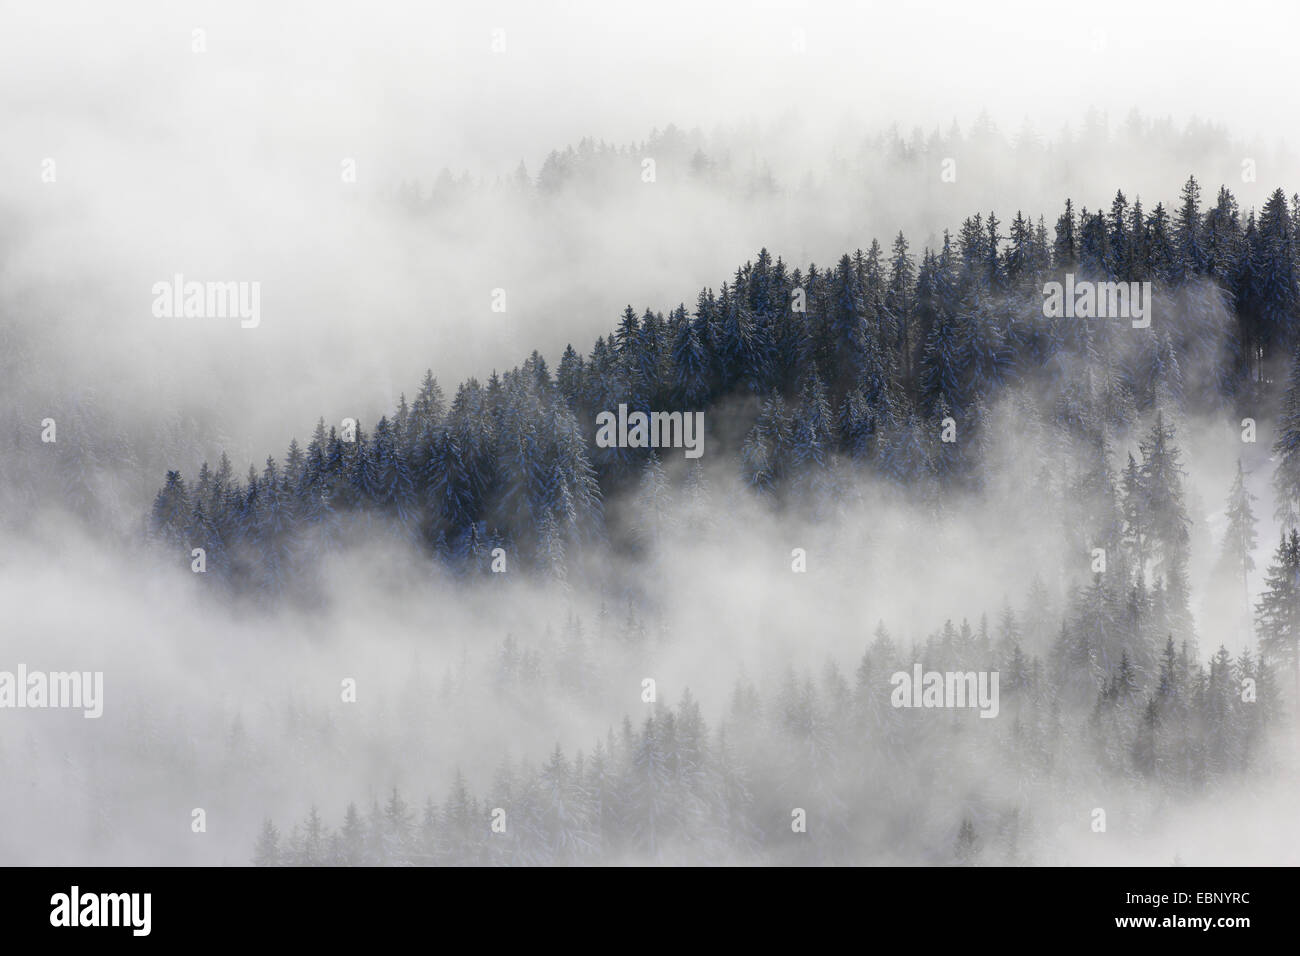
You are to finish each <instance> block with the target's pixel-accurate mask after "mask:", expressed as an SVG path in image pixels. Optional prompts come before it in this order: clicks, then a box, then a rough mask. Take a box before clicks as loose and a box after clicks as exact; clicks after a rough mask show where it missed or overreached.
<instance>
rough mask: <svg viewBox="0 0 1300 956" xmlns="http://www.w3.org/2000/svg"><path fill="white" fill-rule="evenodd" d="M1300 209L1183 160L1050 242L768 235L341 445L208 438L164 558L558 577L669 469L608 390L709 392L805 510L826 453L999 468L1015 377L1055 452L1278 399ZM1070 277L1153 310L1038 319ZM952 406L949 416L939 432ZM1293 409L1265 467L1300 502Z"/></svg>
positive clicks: (936, 496) (898, 475)
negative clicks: (243, 452) (713, 269)
mask: <svg viewBox="0 0 1300 956" xmlns="http://www.w3.org/2000/svg"><path fill="white" fill-rule="evenodd" d="M1296 223H1297V215H1296V210H1295V208H1294V205H1290V206H1289V204H1288V202H1287V200H1286V197H1285V195H1284V194H1283V193H1282V191H1281V190H1278V191H1276V192H1275V193H1274V194H1273V196H1272V197H1271V198H1270V200H1269V201H1268V203H1267V204H1266V206H1265V207H1264V209H1263V210H1262V211H1261V212H1260V214H1259V215H1258V216H1257V215H1256V214H1255V213H1254V212H1253V211H1251V212H1250V213H1248V214H1247V215H1246V216H1245V217H1244V221H1243V216H1242V214H1241V213H1240V211H1239V210H1238V209H1237V206H1236V203H1235V202H1234V200H1233V198H1232V196H1231V194H1230V193H1229V192H1228V191H1227V190H1226V189H1221V190H1220V192H1219V195H1218V197H1217V200H1216V202H1215V204H1214V205H1213V206H1212V207H1210V208H1209V209H1206V210H1202V209H1201V208H1200V198H1199V188H1198V186H1197V184H1196V183H1195V181H1194V180H1189V181H1188V183H1187V184H1186V186H1185V187H1184V189H1183V197H1182V200H1181V202H1180V203H1178V205H1177V207H1176V208H1175V210H1174V211H1173V213H1172V214H1170V213H1169V212H1168V211H1167V210H1166V209H1165V207H1164V206H1163V205H1162V204H1157V205H1156V206H1155V207H1154V209H1152V210H1151V212H1149V213H1147V212H1145V211H1144V209H1143V206H1142V204H1141V202H1140V200H1135V201H1133V202H1132V203H1129V202H1128V201H1127V200H1126V198H1125V197H1124V196H1123V194H1122V193H1119V194H1117V195H1116V197H1115V199H1114V201H1113V202H1112V204H1111V208H1110V210H1109V211H1092V212H1089V211H1088V210H1087V209H1080V210H1077V211H1076V210H1075V209H1074V207H1073V204H1072V203H1070V202H1067V203H1066V208H1065V210H1064V211H1063V212H1062V213H1061V215H1060V216H1059V217H1058V219H1057V221H1056V223H1055V228H1054V238H1052V239H1050V240H1049V238H1048V234H1047V230H1046V227H1045V225H1044V223H1043V220H1042V219H1041V218H1040V219H1039V220H1038V222H1037V223H1033V222H1031V221H1030V220H1029V219H1028V218H1026V217H1025V216H1023V215H1020V214H1017V215H1016V216H1015V217H1014V219H1013V220H1012V221H1011V223H1010V226H1009V227H1007V232H1006V234H1005V235H1004V233H1003V231H1002V230H1003V228H1004V227H1003V224H1002V222H1001V221H1000V220H999V219H997V218H996V216H994V215H992V214H990V215H989V216H988V217H987V218H983V217H981V216H980V215H976V216H973V217H971V218H969V219H967V220H966V221H965V222H964V223H963V224H962V226H961V229H960V230H959V232H958V233H957V235H956V236H950V235H948V234H946V233H945V235H944V238H943V243H942V246H941V247H940V248H938V249H928V248H927V249H924V250H923V251H922V252H921V254H920V256H919V261H918V258H917V257H915V256H913V255H912V254H911V252H910V246H909V244H908V242H907V240H906V238H905V237H904V236H902V235H901V234H900V235H899V236H898V237H896V239H895V240H894V241H893V243H892V245H891V248H890V251H889V252H888V253H886V252H885V250H884V249H883V248H882V247H881V245H880V244H879V243H878V242H875V241H873V242H872V243H871V245H870V246H869V248H868V249H867V250H866V251H865V252H864V251H862V250H858V251H857V252H855V253H853V254H845V255H844V256H843V257H842V258H841V259H840V260H839V262H838V263H837V264H836V265H835V266H834V267H833V268H819V267H817V266H816V265H810V266H809V267H808V269H807V271H806V272H805V271H803V270H801V269H799V268H794V269H790V268H788V267H787V266H786V264H785V263H784V262H783V261H782V260H781V259H780V258H776V259H773V258H772V256H771V255H770V254H769V253H768V252H767V251H766V250H763V251H762V252H760V253H759V255H758V257H757V259H756V260H754V261H752V262H749V263H746V264H745V265H744V266H742V267H741V268H739V269H737V270H736V272H735V274H734V275H733V276H732V277H731V278H730V279H729V280H728V281H725V282H723V283H722V285H721V286H720V287H719V289H718V290H717V292H716V293H715V292H714V291H713V290H711V289H705V290H702V291H701V292H700V293H699V295H698V297H697V300H696V303H695V308H694V309H693V310H690V309H688V308H687V307H686V306H685V305H679V306H678V307H677V308H675V309H672V310H671V311H670V312H668V313H667V314H666V315H665V314H664V313H662V312H658V313H657V312H652V311H650V310H646V311H645V312H644V313H642V314H640V315H638V313H637V312H636V311H635V310H634V309H633V308H632V307H631V306H629V307H628V308H627V310H626V311H625V312H624V314H623V316H622V318H621V320H620V322H619V324H618V326H617V328H616V329H615V330H613V331H612V332H611V333H610V334H609V335H608V336H603V337H601V338H599V339H598V340H597V341H596V343H595V345H594V346H593V348H592V349H591V351H590V352H589V353H588V354H586V355H583V354H580V353H579V352H578V351H577V350H576V349H574V348H573V347H572V346H570V347H568V348H567V349H566V350H565V352H564V354H563V355H562V357H561V358H560V361H559V363H558V364H557V365H556V366H555V368H554V369H553V370H552V368H551V367H550V365H548V363H547V362H546V360H545V359H544V358H543V357H542V356H541V355H539V354H537V353H536V352H534V353H533V354H532V355H531V356H530V357H529V358H528V359H527V361H525V362H524V363H523V364H522V365H521V366H519V367H516V368H514V369H511V370H510V371H508V372H505V373H504V374H498V373H496V372H493V373H492V375H491V376H490V378H489V379H488V380H487V382H486V384H483V383H480V382H479V381H478V380H476V379H470V380H469V381H466V382H464V383H462V384H461V385H460V386H459V387H458V388H457V389H456V391H455V394H454V395H453V396H452V398H451V400H450V402H448V401H447V400H446V397H445V395H444V392H443V389H442V388H441V386H440V385H439V383H438V382H437V380H436V378H435V377H434V376H433V374H432V373H430V374H428V375H427V376H426V377H425V380H424V382H423V383H422V384H421V386H420V388H419V389H418V391H417V392H416V395H415V398H414V400H413V401H411V402H409V403H408V402H407V400H406V397H405V396H403V397H402V400H401V402H400V403H399V405H398V407H397V408H396V409H395V410H394V412H393V414H392V415H391V416H385V417H384V418H381V419H380V420H379V421H378V422H375V423H374V424H373V425H372V426H367V425H365V424H364V423H362V424H361V425H359V426H358V427H357V429H356V434H355V440H353V441H345V440H344V438H345V437H347V436H344V435H341V434H340V430H339V427H338V426H328V427H327V425H326V423H325V422H324V421H323V420H322V421H320V422H318V423H317V425H316V428H315V432H314V433H313V434H312V437H311V439H310V440H309V441H308V443H307V445H306V446H305V447H304V446H302V445H300V444H299V443H298V441H297V440H296V439H295V440H294V441H293V442H292V443H291V444H290V446H289V449H288V451H287V452H286V453H285V455H284V456H283V459H282V460H281V461H276V460H275V459H274V458H273V457H271V458H268V459H267V460H266V462H265V465H264V467H262V468H261V469H260V471H259V469H257V468H256V467H252V466H250V468H249V471H248V474H247V477H246V478H245V479H244V480H242V481H241V480H240V479H239V478H238V477H237V476H236V475H235V473H234V468H233V466H232V464H231V462H230V461H229V459H228V458H226V457H224V456H223V458H222V459H221V461H220V462H219V463H218V464H217V465H216V466H215V467H213V466H211V465H209V464H207V463H205V464H204V465H203V466H202V467H201V468H200V469H199V471H198V474H197V477H196V478H195V479H194V480H192V481H189V482H187V481H186V479H184V478H183V477H182V475H181V473H180V472H179V471H171V472H168V474H167V479H166V483H165V486H164V487H163V488H162V490H161V491H160V492H159V494H158V496H157V499H156V501H155V504H154V507H153V514H152V530H153V532H154V533H155V534H156V535H158V536H159V537H160V538H162V539H164V540H166V541H167V542H169V544H170V545H172V546H174V547H175V548H176V549H177V559H178V561H179V560H182V559H183V561H184V562H186V563H188V561H189V557H188V555H189V552H190V549H191V548H193V547H204V548H205V549H206V552H207V555H208V565H209V573H211V574H215V575H217V576H219V577H223V578H225V579H227V580H230V581H231V582H232V583H234V584H236V585H237V586H238V587H239V588H241V589H245V590H250V589H256V590H259V591H263V592H266V593H269V594H271V595H274V594H276V593H279V591H280V590H281V589H282V588H284V587H285V586H286V584H287V583H288V582H290V581H292V580H293V578H294V577H295V575H296V574H297V573H298V572H299V571H301V570H303V569H309V568H310V567H311V565H312V563H313V555H314V554H316V553H317V552H318V550H319V549H320V548H326V547H331V546H333V545H335V544H337V543H339V542H340V541H342V540H344V539H346V538H347V537H348V535H349V534H352V533H353V532H354V530H355V529H357V528H358V527H364V526H371V525H375V524H381V523H382V524H384V525H387V526H390V527H391V528H393V529H394V531H395V532H396V533H398V534H401V535H403V536H406V537H408V538H409V539H410V540H412V541H414V542H417V543H419V544H420V545H422V546H423V547H425V548H426V549H427V550H428V551H429V552H430V553H431V554H433V555H436V556H437V557H438V558H439V559H441V560H443V561H445V562H447V563H449V564H451V565H452V566H453V567H456V568H459V569H471V570H480V571H486V570H487V561H486V560H485V555H486V554H487V553H489V552H490V550H491V549H492V548H494V547H497V546H503V547H505V548H506V549H507V550H508V551H510V552H511V553H512V554H516V555H518V557H519V558H520V559H521V563H522V564H523V566H524V567H530V568H533V569H541V570H545V571H549V572H551V573H554V574H560V575H562V574H563V569H564V566H565V558H566V554H569V553H571V552H573V551H576V550H580V549H582V548H583V547H586V546H588V545H590V544H591V543H592V542H595V541H601V540H604V539H606V538H607V537H608V536H607V534H606V531H607V524H606V521H605V517H606V516H605V514H604V509H603V506H602V503H603V502H605V501H607V500H609V499H611V498H612V497H613V496H614V495H615V494H616V492H618V491H620V490H623V489H626V488H630V487H631V488H635V487H636V486H637V483H638V482H639V481H641V480H642V479H643V478H644V477H645V476H646V473H647V472H648V473H650V476H649V477H650V478H651V479H652V480H655V481H657V480H659V476H658V475H657V471H658V470H659V469H660V467H661V465H662V462H661V461H660V460H659V457H658V456H655V455H652V454H650V453H649V452H647V451H642V450H637V449H628V448H597V447H595V444H594V435H595V425H594V419H595V415H596V413H597V412H599V411H601V410H606V409H615V408H617V407H618V405H619V404H620V403H624V404H626V405H627V406H628V407H629V408H630V409H633V410H644V411H650V410H664V409H672V410H681V411H688V410H704V411H706V412H712V413H717V414H716V415H706V426H707V427H708V429H709V435H708V439H709V448H710V456H711V457H715V458H716V457H718V456H733V457H734V458H736V466H737V468H739V469H740V471H741V473H742V474H743V475H744V477H745V479H746V480H747V481H748V482H749V484H751V485H752V486H753V487H754V488H755V490H756V491H757V492H759V493H761V494H766V495H771V496H772V497H774V498H776V499H778V500H788V499H791V498H792V497H793V498H795V499H800V498H802V499H816V501H811V500H807V501H805V504H808V505H809V506H816V507H821V506H822V505H821V496H819V495H806V494H805V493H804V492H805V491H807V490H809V489H813V488H817V489H821V490H823V491H831V492H835V491H843V490H844V489H842V488H840V483H839V482H838V481H837V480H836V476H837V474H838V473H839V469H837V468H834V467H832V465H834V464H845V465H851V466H853V467H854V468H858V469H862V470H863V471H865V472H866V473H869V474H872V475H875V476H878V477H880V478H881V479H883V480H884V481H885V482H887V483H892V484H894V485H896V486H898V487H900V488H906V489H908V491H909V493H910V494H913V495H919V496H925V497H929V498H930V499H932V500H934V501H935V502H936V507H940V506H941V503H940V499H942V497H943V496H944V495H945V494H948V493H950V492H952V491H953V490H955V489H978V488H979V487H980V486H981V484H982V483H983V482H984V481H985V479H986V477H987V472H988V471H989V470H991V469H993V468H994V467H996V466H997V465H998V464H999V463H997V462H990V461H986V460H984V458H985V455H984V453H985V451H986V448H987V444H988V442H989V440H990V439H991V438H992V437H993V436H991V435H990V434H989V428H988V424H987V423H988V413H989V410H990V408H991V407H992V406H993V405H994V403H996V402H997V401H998V400H999V399H1000V398H1002V397H1003V396H1004V395H1007V394H1009V393H1011V392H1012V390H1013V387H1014V386H1017V385H1022V386H1024V388H1023V389H1020V390H1018V392H1017V400H1018V401H1019V402H1020V403H1021V405H1022V408H1021V415H1022V418H1024V419H1025V420H1026V421H1027V422H1029V423H1032V424H1034V425H1038V426H1041V427H1043V428H1044V429H1046V430H1047V431H1048V432H1050V433H1051V434H1050V435H1049V436H1048V438H1047V439H1045V441H1044V443H1043V446H1044V447H1043V448H1042V452H1043V459H1044V461H1045V462H1048V461H1051V460H1052V459H1051V456H1052V453H1053V452H1055V451H1056V449H1055V448H1054V447H1049V446H1051V444H1052V442H1054V441H1056V439H1057V438H1059V437H1063V438H1064V439H1065V440H1067V441H1069V442H1072V443H1074V444H1075V445H1078V446H1085V447H1086V446H1093V447H1095V450H1096V452H1097V455H1098V456H1102V455H1105V454H1107V453H1108V452H1109V450H1110V445H1111V443H1112V442H1113V440H1114V438H1115V436H1116V435H1118V434H1120V433H1121V432H1123V431H1125V430H1127V429H1129V428H1131V427H1133V426H1134V424H1135V423H1137V422H1139V420H1143V419H1144V418H1146V417H1150V415H1151V414H1152V413H1153V412H1165V417H1166V418H1168V419H1170V420H1171V421H1172V420H1173V419H1174V418H1175V417H1176V416H1179V415H1184V414H1205V413H1212V414H1217V415H1220V416H1221V417H1222V418H1223V420H1225V421H1226V420H1229V419H1233V418H1235V417H1236V416H1238V415H1248V416H1250V417H1252V418H1257V419H1265V418H1269V417H1271V416H1272V414H1273V413H1274V412H1275V410H1276V404H1277V399H1276V396H1275V394H1274V393H1275V389H1274V388H1273V387H1272V377H1273V372H1274V370H1275V369H1278V368H1282V367H1284V365H1285V360H1286V357H1287V356H1288V355H1289V353H1290V351H1291V349H1292V339H1293V328H1294V318H1295V314H1296V309H1297V301H1298V296H1297V269H1298V268H1300V267H1298V266H1297V248H1298V247H1297V243H1296V241H1295V233H1296ZM1066 272H1072V273H1074V274H1075V275H1076V276H1077V277H1079V278H1080V279H1096V280H1101V281H1107V280H1120V281H1142V280H1149V281H1152V282H1153V283H1155V287H1156V292H1155V308H1154V311H1155V312H1156V317H1155V319H1154V321H1153V322H1152V325H1151V328H1149V329H1142V330H1137V329H1129V328H1128V327H1127V326H1126V325H1125V323H1122V322H1116V321H1107V320H1080V319H1072V318H1059V319H1047V318H1044V316H1043V309H1042V302H1043V284H1044V282H1045V281H1048V280H1050V279H1060V278H1061V276H1062V275H1064V274H1065V273H1066ZM800 290H802V298H803V299H804V304H805V310H804V311H795V309H794V308H793V305H794V303H795V299H796V293H797V292H798V291H800ZM1288 401H1289V400H1288ZM1287 407H1288V408H1290V404H1288V405H1287ZM724 409H725V410H726V415H725V416H724V415H723V414H722V413H723V410H724ZM948 417H951V418H952V419H953V420H954V422H955V423H956V426H957V434H958V435H959V436H960V437H959V438H958V440H957V441H955V442H952V443H950V444H941V443H940V442H939V436H940V432H941V422H942V421H943V419H945V418H948ZM724 426H725V427H724ZM1293 426H1300V421H1296V422H1293ZM1292 430H1294V428H1293V429H1292ZM1292 430H1287V431H1284V433H1283V437H1282V439H1281V441H1282V442H1283V443H1284V445H1285V449H1286V451H1287V455H1286V458H1285V461H1284V469H1283V471H1284V472H1285V474H1283V473H1282V472H1280V477H1279V481H1282V482H1283V484H1281V485H1279V488H1282V487H1284V486H1285V488H1286V494H1285V495H1284V496H1283V501H1282V504H1283V505H1284V506H1286V507H1291V508H1294V506H1295V502H1296V501H1298V500H1300V480H1297V479H1295V478H1291V477H1288V476H1289V475H1291V474H1292V473H1293V472H1296V471H1297V470H1298V469H1297V467H1296V465H1297V464H1300V463H1293V462H1292V460H1291V453H1290V449H1291V444H1289V443H1290V442H1291V440H1292V439H1291V435H1292ZM1171 451H1172V449H1171ZM1097 465H1098V468H1103V469H1106V470H1109V465H1108V463H1105V462H1100V461H1099V462H1097ZM1081 467H1083V468H1086V467H1087V463H1086V462H1085V463H1081ZM1111 479H1113V476H1109V477H1108V478H1107V480H1111ZM1099 480H1100V479H1099ZM1094 518H1095V520H1097V521H1099V522H1103V523H1104V522H1107V521H1109V520H1110V518H1109V517H1108V516H1094Z"/></svg>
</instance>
